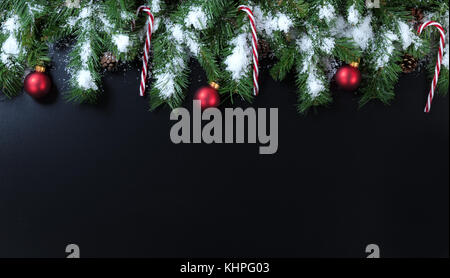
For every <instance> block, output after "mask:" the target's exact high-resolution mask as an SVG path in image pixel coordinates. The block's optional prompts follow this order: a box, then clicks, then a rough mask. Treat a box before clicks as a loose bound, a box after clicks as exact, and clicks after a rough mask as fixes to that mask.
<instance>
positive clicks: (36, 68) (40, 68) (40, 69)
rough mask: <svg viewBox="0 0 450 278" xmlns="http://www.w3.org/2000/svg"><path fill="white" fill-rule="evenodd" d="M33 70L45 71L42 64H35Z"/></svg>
mask: <svg viewBox="0 0 450 278" xmlns="http://www.w3.org/2000/svg"><path fill="white" fill-rule="evenodd" d="M34 70H35V71H37V72H45V67H44V66H36V67H35V68H34Z"/></svg>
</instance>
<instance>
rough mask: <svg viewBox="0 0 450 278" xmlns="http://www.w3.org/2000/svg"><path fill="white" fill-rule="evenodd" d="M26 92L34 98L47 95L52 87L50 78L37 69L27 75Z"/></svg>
mask: <svg viewBox="0 0 450 278" xmlns="http://www.w3.org/2000/svg"><path fill="white" fill-rule="evenodd" d="M24 87H25V92H27V93H28V94H29V95H30V96H32V97H34V98H41V97H44V96H46V95H47V94H48V93H49V92H50V89H51V88H52V82H51V81H50V78H49V77H48V76H47V75H46V74H45V73H43V72H39V71H35V72H32V73H30V74H28V75H27V77H26V78H25V81H24Z"/></svg>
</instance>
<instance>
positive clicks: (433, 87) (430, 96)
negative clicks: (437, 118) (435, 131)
mask: <svg viewBox="0 0 450 278" xmlns="http://www.w3.org/2000/svg"><path fill="white" fill-rule="evenodd" d="M428 26H434V27H436V28H437V29H438V30H439V33H440V43H439V53H438V58H437V61H436V68H435V72H434V78H433V83H431V89H430V93H429V94H428V99H427V105H426V106H425V113H429V112H430V110H431V103H432V102H433V98H434V94H435V92H436V86H437V83H438V80H439V73H440V72H441V64H442V56H443V51H444V47H445V30H444V28H443V27H442V25H441V24H439V23H437V22H435V21H428V22H425V23H424V24H422V25H421V26H420V27H419V30H418V33H419V35H420V34H422V32H423V30H424V29H425V28H427V27H428Z"/></svg>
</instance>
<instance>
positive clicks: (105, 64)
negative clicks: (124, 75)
mask: <svg viewBox="0 0 450 278" xmlns="http://www.w3.org/2000/svg"><path fill="white" fill-rule="evenodd" d="M100 64H101V65H102V68H104V69H106V70H107V71H115V70H116V69H117V64H118V60H117V58H116V57H115V56H114V55H113V54H112V53H111V52H105V53H104V54H103V56H102V58H101V60H100Z"/></svg>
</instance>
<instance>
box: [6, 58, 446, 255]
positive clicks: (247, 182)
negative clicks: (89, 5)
mask: <svg viewBox="0 0 450 278" xmlns="http://www.w3.org/2000/svg"><path fill="white" fill-rule="evenodd" d="M63 57H64V52H56V53H55V57H54V59H55V60H56V61H59V62H57V63H56V64H55V65H54V67H53V69H52V70H51V75H52V78H53V81H54V83H55V87H56V89H57V91H58V92H62V91H64V89H66V86H67V85H66V84H67V74H66V72H65V62H64V60H65V59H63ZM135 68H136V69H137V68H138V66H136V67H135ZM138 77H139V74H138V72H137V70H131V71H128V72H126V73H122V72H121V73H115V74H108V75H107V76H106V77H105V78H104V88H105V93H104V96H103V97H102V100H101V102H100V103H99V105H96V106H89V105H73V104H70V103H66V102H65V101H64V99H63V97H62V96H61V93H56V94H55V95H54V97H53V98H52V99H51V100H49V101H46V102H44V103H37V102H36V101H34V100H33V99H31V98H30V97H29V96H27V95H26V94H23V95H21V96H19V97H17V98H15V99H13V100H6V99H2V101H0V257H65V256H66V254H65V246H66V245H67V244H69V243H76V244H78V245H79V246H80V248H81V256H82V257H365V256H366V254H365V247H366V246H367V245H368V244H371V243H375V244H378V245H379V246H380V248H381V256H383V257H448V255H449V241H448V238H449V226H448V223H449V171H448V169H449V114H448V110H449V109H448V108H449V102H448V97H437V98H436V100H435V102H434V105H433V110H432V113H431V114H430V115H426V114H424V113H423V106H424V104H425V98H426V94H427V92H428V87H429V80H427V79H426V78H425V76H424V75H423V74H411V75H407V76H403V77H402V78H401V80H400V82H399V84H398V86H397V89H396V92H397V97H396V99H395V101H394V102H393V103H392V105H391V106H389V107H388V106H384V105H382V104H380V103H377V102H374V103H371V104H369V105H367V106H365V107H364V108H362V109H361V110H358V109H357V106H358V104H357V100H358V99H357V97H355V96H354V95H352V94H349V93H345V92H335V93H334V100H335V101H334V103H333V104H332V105H331V106H330V107H328V108H321V109H319V110H318V111H317V113H310V114H309V115H308V116H306V117H304V116H300V115H298V114H297V112H296V107H295V103H296V95H295V85H294V81H293V79H292V78H291V80H287V81H285V82H283V83H276V82H274V81H272V80H271V78H269V76H268V75H267V74H266V73H263V76H262V78H261V80H262V82H261V88H262V90H261V95H260V96H259V97H258V98H257V100H256V101H255V103H254V106H255V107H267V108H269V107H277V108H279V150H278V153H277V154H275V155H272V156H261V155H259V154H258V146H257V145H248V144H243V145H238V144H230V145H225V144H223V145H206V144H197V145H193V144H190V145H187V144H185V145H174V144H172V143H171V141H170V138H169V131H170V128H171V126H172V124H173V122H170V121H169V113H170V111H169V110H168V109H161V110H158V111H157V112H153V113H152V112H148V101H147V99H142V98H140V97H138ZM191 79H192V84H191V87H190V89H189V91H188V93H189V96H192V95H193V93H194V92H195V90H196V89H197V88H198V87H200V86H202V85H203V84H205V80H204V76H203V74H202V72H201V71H200V70H199V69H198V67H196V66H195V65H193V72H192V75H191ZM191 99H192V97H190V98H189V97H188V99H187V100H186V102H185V106H186V107H189V106H190V103H191V102H190V101H191ZM237 105H243V104H237Z"/></svg>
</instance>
